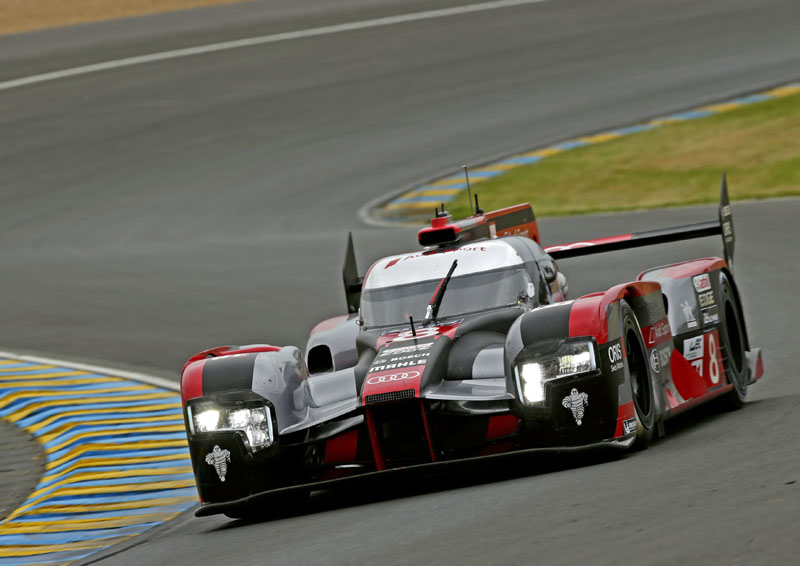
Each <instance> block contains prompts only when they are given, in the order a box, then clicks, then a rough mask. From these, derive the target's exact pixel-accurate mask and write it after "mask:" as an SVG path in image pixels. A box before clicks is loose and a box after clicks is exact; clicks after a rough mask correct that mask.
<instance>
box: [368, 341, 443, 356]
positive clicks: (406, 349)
mask: <svg viewBox="0 0 800 566" xmlns="http://www.w3.org/2000/svg"><path fill="white" fill-rule="evenodd" d="M431 348H433V342H428V343H426V344H415V345H413V346H400V347H399V348H391V349H389V350H384V351H383V352H381V353H380V354H378V357H379V358H385V357H386V356H396V355H398V354H407V353H409V352H421V351H423V350H430V349H431ZM425 355H426V356H427V355H430V354H429V353H428V354H425Z"/></svg>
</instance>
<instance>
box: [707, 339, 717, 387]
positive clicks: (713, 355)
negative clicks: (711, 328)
mask: <svg viewBox="0 0 800 566" xmlns="http://www.w3.org/2000/svg"><path fill="white" fill-rule="evenodd" d="M715 334H716V333H715V332H712V333H711V334H709V335H708V377H709V378H711V383H713V384H714V385H716V384H717V383H719V362H718V361H717V340H716V337H715Z"/></svg>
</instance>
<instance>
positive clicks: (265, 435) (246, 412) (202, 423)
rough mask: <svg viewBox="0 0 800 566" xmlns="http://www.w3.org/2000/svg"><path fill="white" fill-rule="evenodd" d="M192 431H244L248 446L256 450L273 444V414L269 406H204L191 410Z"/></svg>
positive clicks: (197, 432)
mask: <svg viewBox="0 0 800 566" xmlns="http://www.w3.org/2000/svg"><path fill="white" fill-rule="evenodd" d="M189 412H190V413H191V423H192V433H194V434H199V433H203V432H218V431H225V430H236V431H239V432H242V433H244V436H245V438H246V441H247V444H248V446H250V448H251V449H252V450H253V451H254V452H255V451H258V450H261V449H263V448H267V447H269V446H271V445H272V442H273V440H274V437H273V433H272V415H271V414H270V410H269V407H245V408H240V407H236V408H233V407H232V408H217V409H207V408H204V409H202V410H199V411H197V412H194V411H192V410H191V407H190V408H189Z"/></svg>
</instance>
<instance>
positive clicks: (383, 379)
mask: <svg viewBox="0 0 800 566" xmlns="http://www.w3.org/2000/svg"><path fill="white" fill-rule="evenodd" d="M420 375H422V374H421V373H420V372H418V371H407V372H398V373H391V374H389V375H376V376H373V377H370V378H369V379H367V383H369V384H370V385H377V384H379V383H390V382H392V381H402V380H404V379H416V378H418V377H419V376H420Z"/></svg>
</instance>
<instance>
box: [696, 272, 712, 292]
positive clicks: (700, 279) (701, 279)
mask: <svg viewBox="0 0 800 566" xmlns="http://www.w3.org/2000/svg"><path fill="white" fill-rule="evenodd" d="M692 283H694V288H695V290H696V291H697V292H698V293H702V292H703V291H708V290H709V289H711V278H710V277H709V276H708V273H703V274H702V275H697V276H695V277H693V278H692Z"/></svg>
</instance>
